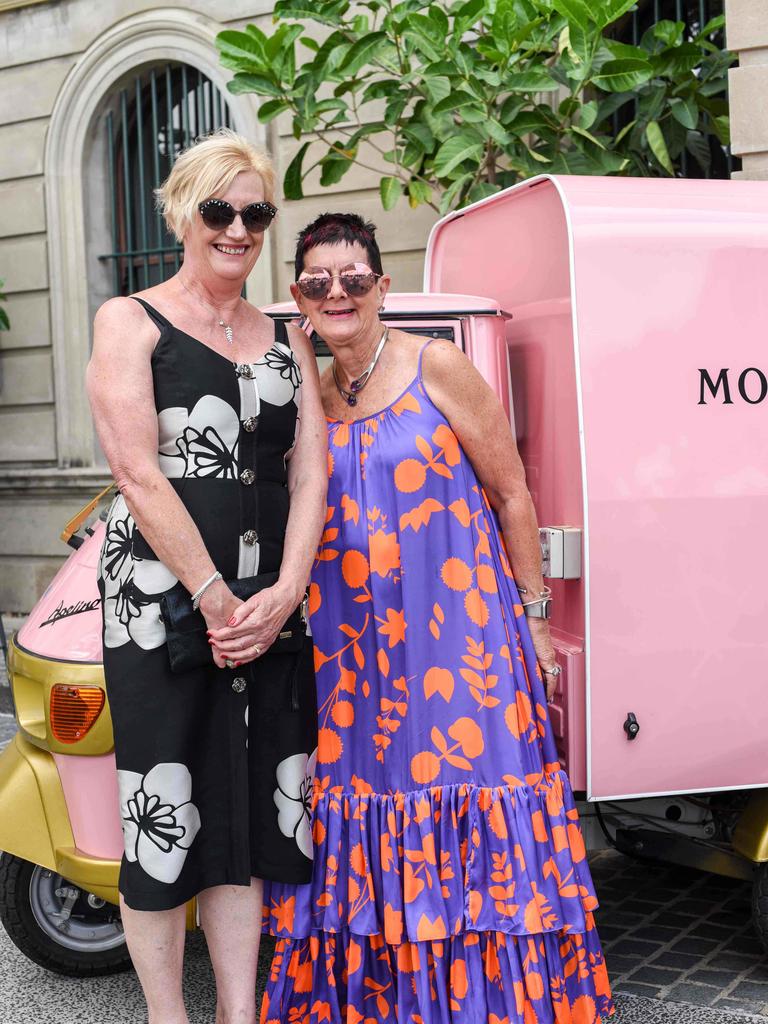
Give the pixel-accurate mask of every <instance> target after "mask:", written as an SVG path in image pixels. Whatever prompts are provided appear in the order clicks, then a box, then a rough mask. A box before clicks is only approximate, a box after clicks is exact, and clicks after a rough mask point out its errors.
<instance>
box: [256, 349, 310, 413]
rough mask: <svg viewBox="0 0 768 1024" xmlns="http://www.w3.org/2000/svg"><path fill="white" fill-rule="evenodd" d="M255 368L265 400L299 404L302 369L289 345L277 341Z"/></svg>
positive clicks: (261, 393)
mask: <svg viewBox="0 0 768 1024" xmlns="http://www.w3.org/2000/svg"><path fill="white" fill-rule="evenodd" d="M254 368H255V370H256V382H257V385H258V388H259V395H260V396H261V400H262V401H263V402H268V403H269V404H270V405H280V406H282V405H288V403H289V402H296V404H297V405H298V404H299V398H300V396H301V371H300V370H299V364H298V363H297V362H296V360H295V359H294V358H293V353H292V352H291V349H290V348H289V346H287V345H281V344H280V343H279V342H277V343H275V344H274V345H273V346H272V348H271V349H270V350H269V352H267V354H266V355H265V356H264V358H263V359H262V360H260V361H259V362H258V363H256V364H255V367H254Z"/></svg>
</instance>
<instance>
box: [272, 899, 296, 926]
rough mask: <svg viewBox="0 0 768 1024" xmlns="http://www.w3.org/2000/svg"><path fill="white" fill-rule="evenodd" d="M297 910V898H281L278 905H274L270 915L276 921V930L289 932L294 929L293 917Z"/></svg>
mask: <svg viewBox="0 0 768 1024" xmlns="http://www.w3.org/2000/svg"><path fill="white" fill-rule="evenodd" d="M295 909H296V898H295V897H294V896H291V897H289V898H288V899H286V898H285V897H281V898H280V902H279V903H278V904H273V905H272V908H271V910H270V913H271V914H272V917H274V919H275V929H276V930H277V931H279V932H281V931H287V932H289V931H290V930H291V929H292V928H293V915H294V911H295Z"/></svg>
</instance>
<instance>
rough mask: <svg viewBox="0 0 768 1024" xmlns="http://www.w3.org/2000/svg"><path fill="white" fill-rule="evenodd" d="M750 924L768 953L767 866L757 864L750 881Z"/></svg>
mask: <svg viewBox="0 0 768 1024" xmlns="http://www.w3.org/2000/svg"><path fill="white" fill-rule="evenodd" d="M752 923H753V924H754V926H755V931H756V932H757V937H758V938H759V939H760V942H761V943H762V946H763V949H764V950H765V951H766V953H768V864H759V865H758V866H757V868H756V869H755V877H754V879H753V881H752Z"/></svg>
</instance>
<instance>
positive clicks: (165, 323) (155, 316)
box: [128, 295, 173, 331]
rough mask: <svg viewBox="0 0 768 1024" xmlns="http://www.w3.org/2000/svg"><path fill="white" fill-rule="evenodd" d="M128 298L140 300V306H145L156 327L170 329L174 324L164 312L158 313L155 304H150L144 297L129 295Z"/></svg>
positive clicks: (162, 329)
mask: <svg viewBox="0 0 768 1024" xmlns="http://www.w3.org/2000/svg"><path fill="white" fill-rule="evenodd" d="M128 298H129V299H133V301H134V302H138V304H139V305H140V306H143V307H144V309H145V310H146V313H147V316H148V317H149V319H150V320H151V321H152V323H153V324H155V326H156V327H159V328H160V330H161V331H164V330H168V329H169V328H171V327H172V326H173V324H172V323H171V321H170V320H166V318H165V317H164V316H163V314H162V313H158V312H157V310H156V309H155V308H154V307H153V306H150V304H149V303H148V302H145V301H144V299H140V298H139V297H138V295H129V296H128Z"/></svg>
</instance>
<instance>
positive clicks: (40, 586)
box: [0, 555, 66, 615]
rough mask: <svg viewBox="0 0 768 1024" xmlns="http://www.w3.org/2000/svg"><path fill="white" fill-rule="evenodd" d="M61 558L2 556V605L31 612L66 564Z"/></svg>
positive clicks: (12, 610) (9, 612)
mask: <svg viewBox="0 0 768 1024" xmlns="http://www.w3.org/2000/svg"><path fill="white" fill-rule="evenodd" d="M65 558H66V556H64V557H60V558H13V559H10V558H3V557H2V555H0V608H2V610H3V613H4V614H6V615H12V614H22V615H27V614H28V613H29V612H30V611H31V610H32V608H33V607H34V606H35V605H36V604H37V602H38V600H39V599H40V596H41V595H42V593H43V591H44V590H45V588H46V587H47V586H48V584H49V583H50V582H51V580H52V579H53V577H54V576H55V575H56V573H57V572H58V571H59V569H60V568H61V567H62V565H63V564H64V560H65Z"/></svg>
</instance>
